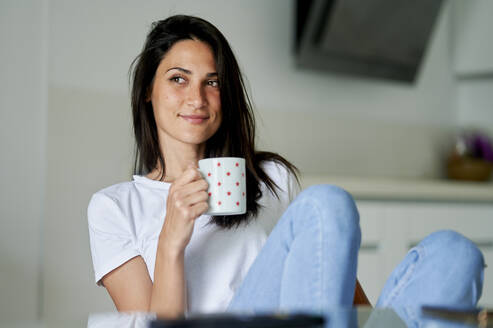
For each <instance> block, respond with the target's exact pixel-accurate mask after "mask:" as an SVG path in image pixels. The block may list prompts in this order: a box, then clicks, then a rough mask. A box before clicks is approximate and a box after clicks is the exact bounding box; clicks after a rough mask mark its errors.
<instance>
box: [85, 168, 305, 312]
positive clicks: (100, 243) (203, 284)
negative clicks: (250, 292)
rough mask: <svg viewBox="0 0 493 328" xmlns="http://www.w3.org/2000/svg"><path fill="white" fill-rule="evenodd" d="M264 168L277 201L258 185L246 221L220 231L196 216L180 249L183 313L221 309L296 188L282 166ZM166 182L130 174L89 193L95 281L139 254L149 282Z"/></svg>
mask: <svg viewBox="0 0 493 328" xmlns="http://www.w3.org/2000/svg"><path fill="white" fill-rule="evenodd" d="M263 168H264V170H265V172H266V173H267V174H268V175H269V177H270V178H271V179H272V180H273V181H274V182H275V183H276V184H277V185H278V186H279V187H280V188H281V190H279V191H278V194H279V199H277V198H276V196H275V195H273V194H272V193H271V192H270V190H269V189H268V188H267V187H266V186H265V185H264V184H262V185H261V190H262V198H261V199H260V200H259V203H260V204H261V207H260V209H259V212H258V215H257V217H256V218H255V219H253V220H252V221H251V222H250V223H249V224H248V225H245V224H242V225H240V227H238V228H232V229H224V228H220V227H219V226H217V225H215V224H207V223H208V222H209V219H210V216H208V215H202V216H200V217H199V218H197V219H196V222H195V226H194V231H193V234H192V238H191V240H190V243H189V244H188V246H187V248H186V249H185V276H186V281H187V291H188V295H187V298H188V313H210V312H219V311H223V310H225V309H226V307H227V306H228V304H229V302H230V300H231V298H232V297H233V295H234V292H235V290H236V289H237V288H238V286H239V285H240V284H241V282H242V281H243V278H244V277H245V275H246V273H247V272H248V269H249V268H250V265H251V264H252V263H253V261H254V259H255V257H256V256H257V254H258V252H259V251H260V249H261V248H262V246H263V245H264V243H265V241H266V239H267V236H268V235H269V233H270V232H271V231H272V229H273V227H274V226H275V224H276V223H277V220H278V219H279V218H280V217H281V215H282V214H283V213H284V211H285V210H286V208H287V207H288V205H289V203H291V201H292V200H293V199H294V197H295V196H296V194H297V193H298V192H299V188H298V185H297V183H296V180H295V178H294V177H293V176H292V174H290V173H289V171H288V170H287V169H286V168H285V167H284V166H282V165H280V164H277V163H275V162H266V163H264V164H263ZM170 186H171V184H170V183H166V182H160V181H155V180H151V179H149V178H147V177H144V176H138V175H134V177H133V181H130V182H123V183H119V184H116V185H113V186H110V187H107V188H105V189H102V190H100V191H98V192H97V193H95V194H94V195H93V196H92V198H91V201H90V203H89V207H88V221H89V237H90V244H91V253H92V260H93V265H94V273H95V279H96V282H97V283H98V285H101V278H102V277H103V276H104V275H106V274H107V273H109V272H110V271H112V270H114V269H116V268H117V267H119V266H120V265H122V264H123V263H125V262H127V261H128V260H130V259H132V258H133V257H135V256H139V255H140V256H142V258H143V259H144V261H145V263H146V265H147V269H148V271H149V275H150V278H151V279H152V280H154V264H155V261H156V251H157V244H158V236H159V233H160V232H161V228H162V225H163V223H164V218H165V215H166V200H167V197H168V190H169V187H170Z"/></svg>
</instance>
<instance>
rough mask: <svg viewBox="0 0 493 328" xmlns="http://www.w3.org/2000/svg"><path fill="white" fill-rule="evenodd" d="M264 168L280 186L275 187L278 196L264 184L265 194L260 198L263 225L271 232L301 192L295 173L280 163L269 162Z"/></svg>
mask: <svg viewBox="0 0 493 328" xmlns="http://www.w3.org/2000/svg"><path fill="white" fill-rule="evenodd" d="M264 169H265V170H266V173H267V174H268V175H269V177H270V178H271V179H272V180H273V181H274V183H275V184H276V185H277V187H278V188H275V189H276V194H277V196H276V195H274V194H273V193H272V192H271V191H270V190H267V187H266V186H265V185H264V192H265V194H264V196H263V197H262V198H261V200H260V204H261V205H262V210H261V216H262V225H263V226H264V228H265V230H266V232H267V233H270V232H271V231H272V229H273V228H274V226H275V225H276V224H277V221H278V220H279V218H280V217H281V216H282V214H283V213H284V212H285V211H286V209H287V208H288V206H289V204H291V202H292V201H293V200H294V199H295V198H296V196H297V195H298V193H299V192H300V186H299V184H298V181H297V179H296V177H295V176H294V174H293V173H291V171H290V170H288V169H287V168H286V167H285V166H284V165H282V164H280V163H277V162H267V163H265V164H264Z"/></svg>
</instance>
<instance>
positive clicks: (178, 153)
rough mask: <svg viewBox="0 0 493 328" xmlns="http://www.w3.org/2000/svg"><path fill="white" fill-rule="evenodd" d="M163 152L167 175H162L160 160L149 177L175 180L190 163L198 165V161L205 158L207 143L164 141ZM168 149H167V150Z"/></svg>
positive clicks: (161, 146) (168, 180)
mask: <svg viewBox="0 0 493 328" xmlns="http://www.w3.org/2000/svg"><path fill="white" fill-rule="evenodd" d="M160 148H161V154H163V157H164V163H165V173H166V174H165V176H164V178H162V177H161V173H162V168H161V165H160V163H159V162H158V163H157V165H156V168H155V169H154V170H152V172H150V173H149V174H148V175H147V177H148V178H150V179H153V180H161V181H166V182H173V181H175V179H176V178H178V177H179V176H181V175H182V173H183V171H185V170H186V169H187V167H188V166H189V165H190V164H194V165H196V166H197V165H198V161H199V160H201V159H203V158H204V154H205V143H203V144H200V145H193V144H184V143H178V142H172V143H169V142H168V143H166V145H164V143H162V144H161V145H160ZM165 149H166V151H165Z"/></svg>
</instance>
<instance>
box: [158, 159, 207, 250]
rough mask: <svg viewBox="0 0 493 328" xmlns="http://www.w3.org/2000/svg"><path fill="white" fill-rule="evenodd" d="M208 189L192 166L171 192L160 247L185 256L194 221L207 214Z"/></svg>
mask: <svg viewBox="0 0 493 328" xmlns="http://www.w3.org/2000/svg"><path fill="white" fill-rule="evenodd" d="M208 187H209V185H208V183H207V182H206V181H205V180H204V178H203V177H202V175H201V174H200V172H199V170H198V169H197V167H196V166H195V165H193V164H190V165H189V166H188V168H187V169H186V170H185V171H183V173H182V175H181V176H180V177H178V178H177V179H176V180H175V181H174V182H173V183H172V184H171V187H170V189H169V194H168V200H167V202H166V218H165V220H164V224H163V228H162V230H161V234H160V243H161V242H162V243H164V244H165V245H166V248H167V249H168V251H171V252H174V253H175V254H178V253H182V252H183V251H184V250H185V247H186V246H187V245H188V243H189V242H190V238H191V237H192V232H193V226H194V224H195V219H196V218H198V217H199V216H201V215H202V214H204V213H205V212H206V211H207V209H208V208H209V205H208V204H207V199H208V194H207V189H208Z"/></svg>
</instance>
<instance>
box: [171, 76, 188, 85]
mask: <svg viewBox="0 0 493 328" xmlns="http://www.w3.org/2000/svg"><path fill="white" fill-rule="evenodd" d="M170 81H173V82H176V83H178V84H182V83H184V82H185V79H184V78H182V77H181V76H173V77H172V78H171V79H170Z"/></svg>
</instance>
